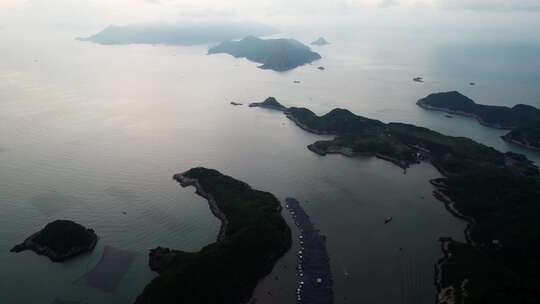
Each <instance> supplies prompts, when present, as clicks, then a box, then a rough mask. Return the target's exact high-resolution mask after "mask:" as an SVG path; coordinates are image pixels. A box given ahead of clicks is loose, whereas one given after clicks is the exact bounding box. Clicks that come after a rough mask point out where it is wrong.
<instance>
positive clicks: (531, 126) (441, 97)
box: [417, 91, 540, 150]
mask: <svg viewBox="0 0 540 304" xmlns="http://www.w3.org/2000/svg"><path fill="white" fill-rule="evenodd" d="M417 104H418V106H420V107H422V108H424V109H428V110H435V111H443V112H446V113H451V114H457V115H462V116H467V117H472V118H474V119H476V120H478V122H480V124H482V125H484V126H487V127H491V128H496V129H503V130H511V131H510V132H509V133H508V134H506V135H504V136H502V138H503V139H504V140H505V141H507V142H510V143H513V144H517V145H520V146H523V147H526V148H529V149H536V150H540V109H537V108H535V107H533V106H529V105H524V104H518V105H515V106H513V107H512V108H510V107H504V106H490V105H481V104H477V103H475V102H474V101H473V100H472V99H470V98H468V97H466V96H464V95H462V94H461V93H459V92H457V91H452V92H443V93H435V94H430V95H428V96H427V97H425V98H422V99H420V100H418V102H417Z"/></svg>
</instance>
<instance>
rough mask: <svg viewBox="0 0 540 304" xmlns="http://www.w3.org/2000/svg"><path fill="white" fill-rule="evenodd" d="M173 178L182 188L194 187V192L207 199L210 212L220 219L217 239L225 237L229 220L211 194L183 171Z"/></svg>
mask: <svg viewBox="0 0 540 304" xmlns="http://www.w3.org/2000/svg"><path fill="white" fill-rule="evenodd" d="M173 178H174V180H176V181H177V182H178V183H180V185H181V186H182V187H184V188H185V187H189V186H193V187H195V190H196V193H197V194H198V195H200V196H202V197H204V198H205V199H206V200H207V201H208V205H209V206H210V211H212V214H213V215H214V216H215V217H217V218H218V219H219V220H220V221H221V227H220V229H219V233H218V237H217V240H218V241H222V240H223V239H224V238H225V234H226V232H227V225H228V224H229V221H228V220H227V216H226V215H225V214H224V213H223V212H222V211H221V210H220V209H219V207H218V205H217V203H216V200H215V199H214V198H213V197H212V195H211V194H209V193H207V192H206V191H204V189H203V187H201V184H200V183H199V181H198V180H197V179H195V178H189V177H187V176H185V173H179V174H175V175H174V176H173Z"/></svg>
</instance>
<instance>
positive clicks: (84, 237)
mask: <svg viewBox="0 0 540 304" xmlns="http://www.w3.org/2000/svg"><path fill="white" fill-rule="evenodd" d="M97 241H98V237H97V235H96V233H95V232H94V230H92V229H88V228H85V227H84V226H82V225H79V224H77V223H75V222H73V221H67V220H56V221H54V222H51V223H49V224H47V225H46V226H45V227H44V228H43V229H42V230H40V231H38V232H36V233H34V234H32V235H31V236H30V237H28V238H27V239H26V240H25V241H24V242H22V243H21V244H19V245H16V246H15V247H13V248H12V249H11V251H12V252H21V251H24V250H32V251H34V252H35V253H37V254H39V255H44V256H47V257H48V258H49V259H50V260H51V261H53V262H63V261H66V260H68V259H70V258H73V257H75V256H77V255H80V254H82V253H85V252H90V251H92V250H93V249H94V247H96V244H97Z"/></svg>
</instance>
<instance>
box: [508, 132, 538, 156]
mask: <svg viewBox="0 0 540 304" xmlns="http://www.w3.org/2000/svg"><path fill="white" fill-rule="evenodd" d="M510 133H512V132H510ZM510 133H508V134H505V135H503V136H501V138H502V139H503V140H504V141H505V142H507V143H509V144H514V145H516V146H520V147H522V148H525V149H530V150H533V151H537V152H540V147H536V146H531V145H530V144H529V143H523V142H521V141H518V140H515V139H513V138H511V137H510Z"/></svg>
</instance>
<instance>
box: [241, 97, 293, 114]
mask: <svg viewBox="0 0 540 304" xmlns="http://www.w3.org/2000/svg"><path fill="white" fill-rule="evenodd" d="M249 107H250V108H254V107H260V108H267V109H272V110H277V111H285V110H286V109H287V108H286V107H284V106H283V105H282V104H280V103H279V102H278V101H277V100H276V99H275V98H274V97H268V98H266V99H265V100H264V101H263V102H252V103H250V104H249Z"/></svg>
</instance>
